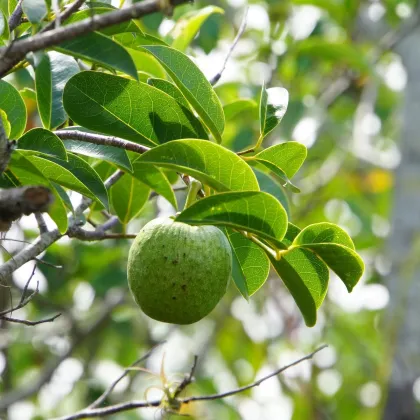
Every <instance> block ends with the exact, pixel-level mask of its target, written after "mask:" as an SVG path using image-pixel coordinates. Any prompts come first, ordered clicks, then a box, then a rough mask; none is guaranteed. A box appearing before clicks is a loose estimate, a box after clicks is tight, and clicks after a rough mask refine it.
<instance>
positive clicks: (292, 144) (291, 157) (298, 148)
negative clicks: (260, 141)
mask: <svg viewBox="0 0 420 420" xmlns="http://www.w3.org/2000/svg"><path fill="white" fill-rule="evenodd" d="M306 155H307V149H306V147H305V146H304V145H303V144H300V143H298V142H297V141H289V142H286V143H281V144H276V145H275V146H271V147H268V148H267V149H264V150H263V151H262V152H260V153H258V154H256V155H255V156H253V157H254V158H256V159H262V160H264V161H267V162H270V163H271V164H273V165H274V166H276V167H277V168H279V169H281V170H282V172H284V173H285V174H286V176H287V177H288V178H292V177H293V175H295V174H296V172H297V171H298V170H299V168H300V167H301V166H302V164H303V162H304V161H305V159H306Z"/></svg>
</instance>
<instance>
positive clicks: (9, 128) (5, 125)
mask: <svg viewBox="0 0 420 420" xmlns="http://www.w3.org/2000/svg"><path fill="white" fill-rule="evenodd" d="M0 119H1V123H2V124H3V130H4V132H5V134H6V136H7V138H9V137H10V132H11V131H12V126H11V125H10V122H9V120H8V119H7V114H6V113H5V112H4V111H3V110H2V109H0Z"/></svg>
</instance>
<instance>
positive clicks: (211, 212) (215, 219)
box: [175, 191, 287, 242]
mask: <svg viewBox="0 0 420 420" xmlns="http://www.w3.org/2000/svg"><path fill="white" fill-rule="evenodd" d="M175 220H178V221H180V222H184V223H188V224H193V225H215V226H225V227H230V228H233V229H238V230H242V231H246V232H249V233H253V234H255V235H257V236H259V237H261V238H264V239H267V240H273V241H275V242H277V241H281V240H282V238H283V236H284V234H285V233H286V230H287V214H286V210H285V209H284V208H283V206H282V205H281V204H280V203H279V202H278V201H277V200H276V199H275V198H274V197H273V196H271V195H270V194H267V193H264V192H260V191H241V192H225V193H220V194H216V195H212V196H209V197H205V198H203V199H201V200H199V201H196V202H195V203H194V204H192V205H191V206H190V207H188V208H186V209H185V210H183V211H182V212H181V213H180V214H178V216H176V219H175Z"/></svg>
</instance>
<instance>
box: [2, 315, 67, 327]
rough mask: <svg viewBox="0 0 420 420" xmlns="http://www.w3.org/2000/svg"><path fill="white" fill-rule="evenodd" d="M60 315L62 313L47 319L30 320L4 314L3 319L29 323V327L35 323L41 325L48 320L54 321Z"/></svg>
mask: <svg viewBox="0 0 420 420" xmlns="http://www.w3.org/2000/svg"><path fill="white" fill-rule="evenodd" d="M59 316H61V313H59V314H56V315H54V316H52V317H50V318H45V319H41V320H40V321H28V320H26V319H17V318H12V317H10V316H3V317H1V319H2V320H3V321H8V322H14V323H17V324H24V325H27V326H29V327H33V326H34V325H39V324H44V323H46V322H53V321H55V320H56V319H57V318H58V317H59Z"/></svg>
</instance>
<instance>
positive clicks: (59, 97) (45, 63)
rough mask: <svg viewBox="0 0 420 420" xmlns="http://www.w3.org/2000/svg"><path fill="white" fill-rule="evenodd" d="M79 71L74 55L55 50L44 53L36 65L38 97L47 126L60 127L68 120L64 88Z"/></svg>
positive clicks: (39, 109)
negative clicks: (69, 55)
mask: <svg viewBox="0 0 420 420" xmlns="http://www.w3.org/2000/svg"><path fill="white" fill-rule="evenodd" d="M78 72H79V66H78V65H77V63H76V61H75V60H74V59H73V58H72V57H68V56H66V55H64V54H60V53H58V52H55V51H51V52H48V53H46V54H43V55H42V58H41V59H40V60H39V61H38V63H37V64H36V66H35V86H36V99H37V104H38V111H39V116H40V117H41V121H42V124H43V126H44V127H45V128H48V129H51V128H55V127H58V126H59V125H61V124H63V123H64V122H65V121H66V120H67V114H66V112H65V111H64V107H63V90H64V86H65V85H66V83H67V81H68V80H69V79H70V77H72V76H74V75H75V74H76V73H78Z"/></svg>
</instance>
